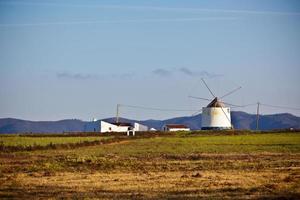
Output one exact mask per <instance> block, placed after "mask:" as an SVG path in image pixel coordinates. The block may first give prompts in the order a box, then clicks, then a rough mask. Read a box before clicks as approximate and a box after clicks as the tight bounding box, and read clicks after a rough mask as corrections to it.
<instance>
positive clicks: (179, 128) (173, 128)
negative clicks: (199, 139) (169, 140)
mask: <svg viewBox="0 0 300 200" xmlns="http://www.w3.org/2000/svg"><path fill="white" fill-rule="evenodd" d="M162 130H163V131H190V130H191V129H190V128H189V127H187V126H186V125H183V124H165V125H164V126H163V128H162Z"/></svg>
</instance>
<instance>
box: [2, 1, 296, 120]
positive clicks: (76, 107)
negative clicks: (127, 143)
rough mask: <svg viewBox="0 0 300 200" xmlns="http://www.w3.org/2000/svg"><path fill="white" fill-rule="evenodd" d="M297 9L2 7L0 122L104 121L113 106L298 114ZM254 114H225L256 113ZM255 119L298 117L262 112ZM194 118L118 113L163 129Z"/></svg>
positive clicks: (258, 5)
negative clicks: (164, 123) (220, 107)
mask: <svg viewBox="0 0 300 200" xmlns="http://www.w3.org/2000/svg"><path fill="white" fill-rule="evenodd" d="M299 36H300V2H299V1H297V0H295V1H292V0H257V1H256V0H251V1H250V0H249V1H175V0H172V1H141V0H139V1H74V0H73V1H55V0H44V1H34V0H31V1H26V0H23V1H13V0H10V1H8V0H0V98H1V100H0V117H1V118H4V117H16V118H22V119H31V120H58V119H65V118H78V119H83V120H90V119H91V118H93V117H95V118H105V117H111V116H114V115H115V110H116V104H117V103H121V104H129V105H139V106H147V107H158V108H166V109H169V108H171V109H184V110H199V109H201V107H202V106H205V105H206V104H207V103H208V102H206V101H199V100H195V99H190V98H188V96H189V95H193V96H200V97H206V98H211V97H210V94H209V92H208V91H207V89H206V88H205V86H204V85H203V84H202V83H201V81H199V80H200V78H204V79H205V80H206V81H207V83H208V84H209V85H210V86H211V88H212V90H213V91H214V92H215V93H216V94H217V95H219V96H220V95H222V94H224V93H226V92H228V91H230V90H231V89H234V88H236V87H238V86H242V89H241V90H239V91H238V92H236V93H235V94H233V95H231V96H229V97H226V99H224V101H228V102H231V103H234V104H239V105H244V104H248V103H255V102H257V101H260V102H262V103H265V104H271V105H280V106H289V107H296V108H299V107H300V92H299V85H300V81H299V75H300V55H299V54H300V53H299V52H300V38H299ZM255 109H256V108H255V106H252V107H251V106H249V107H245V108H233V110H242V111H246V112H249V113H255ZM261 111H262V113H263V114H270V113H282V112H290V113H292V114H295V115H298V116H300V111H299V110H290V109H279V108H276V109H275V108H271V107H267V106H263V107H262V108H261ZM192 113H194V112H193V111H182V112H177V111H164V112H163V111H162V112H158V111H147V110H138V109H133V108H127V107H122V108H121V116H123V117H128V118H134V119H150V118H154V119H165V118H169V117H176V116H188V115H191V114H192Z"/></svg>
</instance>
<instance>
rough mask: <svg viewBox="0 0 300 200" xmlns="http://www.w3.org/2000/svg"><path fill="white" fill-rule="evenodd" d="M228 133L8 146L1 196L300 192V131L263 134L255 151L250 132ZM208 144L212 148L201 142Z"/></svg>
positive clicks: (296, 195)
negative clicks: (11, 149) (297, 133)
mask: <svg viewBox="0 0 300 200" xmlns="http://www.w3.org/2000/svg"><path fill="white" fill-rule="evenodd" d="M227 137H229V138H227ZM227 137H225V138H224V139H225V140H221V139H220V137H219V136H212V137H211V140H210V141H206V140H205V139H203V138H199V137H194V136H193V137H192V138H182V137H172V138H170V137H166V138H165V137H162V138H160V137H159V138H156V139H155V138H147V139H139V140H128V141H121V142H114V143H111V144H102V145H99V146H92V147H91V146H88V147H80V148H77V149H56V150H55V149H54V150H52V149H47V150H40V151H32V152H30V151H29V152H28V151H26V152H13V153H1V154H0V164H1V165H0V198H14V199H32V198H37V199H44V198H46V199H48V198H72V199H85V198H86V199H94V198H95V199H280V198H281V199H300V151H298V149H299V145H300V144H299V143H298V142H297V140H296V141H295V138H296V139H297V138H298V136H295V135H292V136H289V135H287V136H286V137H285V136H284V135H279V139H281V138H284V140H280V141H281V142H279V139H278V140H277V139H276V136H274V135H270V140H268V141H265V142H263V141H261V140H259V139H257V138H256V140H252V141H251V142H250V143H251V145H252V146H251V149H255V145H257V147H256V148H258V149H259V150H258V151H253V152H249V147H248V146H247V140H245V138H244V137H242V138H237V140H239V141H242V142H240V143H239V142H238V141H237V140H234V137H236V136H227ZM232 137H233V138H232ZM239 137H241V136H239ZM247 137H249V136H246V138H247ZM258 137H259V136H258ZM263 137H266V136H265V135H264V136H263ZM289 137H290V140H289ZM182 139H186V140H184V141H183V140H182ZM241 139H242V140H241ZM164 141H165V142H164ZM212 141H213V142H212ZM224 141H225V143H224ZM270 141H274V142H273V143H272V142H270ZM230 143H234V144H235V145H238V146H237V147H236V146H235V147H229V146H228V144H230ZM201 144H202V145H204V147H206V148H204V147H203V146H202V147H195V146H193V145H201ZM240 144H244V145H240ZM245 144H246V145H245ZM159 145H165V146H164V147H161V148H159V147H160V146H159ZM253 145H254V146H253ZM264 145H265V146H264ZM174 146H175V147H176V146H177V148H174ZM215 146H218V148H217V150H216V151H212V149H213V148H215ZM270 146H271V147H270ZM151 147H152V148H153V147H155V148H156V149H155V150H151ZM222 147H223V152H222V150H221V148H222ZM237 148H240V150H239V151H238V149H237ZM205 150H206V151H205ZM262 150H263V151H262Z"/></svg>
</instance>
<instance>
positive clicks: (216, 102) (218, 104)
mask: <svg viewBox="0 0 300 200" xmlns="http://www.w3.org/2000/svg"><path fill="white" fill-rule="evenodd" d="M207 107H209V108H211V107H225V105H224V103H222V102H221V101H219V99H218V97H215V98H214V99H213V100H212V101H211V102H210V103H209V104H208V105H207Z"/></svg>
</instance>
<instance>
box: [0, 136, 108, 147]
mask: <svg viewBox="0 0 300 200" xmlns="http://www.w3.org/2000/svg"><path fill="white" fill-rule="evenodd" d="M108 138H110V137H96V136H93V137H63V136H62V137H24V136H19V135H10V136H8V135H6V136H2V137H1V136H0V143H2V144H3V145H4V146H23V147H26V146H37V145H39V146H46V145H49V144H70V143H80V142H91V141H100V140H104V139H108Z"/></svg>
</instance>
